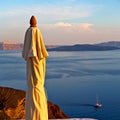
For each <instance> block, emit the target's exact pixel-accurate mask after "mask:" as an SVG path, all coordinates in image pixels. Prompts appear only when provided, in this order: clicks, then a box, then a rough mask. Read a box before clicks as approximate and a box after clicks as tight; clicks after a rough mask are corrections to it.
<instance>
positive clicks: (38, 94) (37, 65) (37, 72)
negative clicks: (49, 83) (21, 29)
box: [22, 27, 48, 120]
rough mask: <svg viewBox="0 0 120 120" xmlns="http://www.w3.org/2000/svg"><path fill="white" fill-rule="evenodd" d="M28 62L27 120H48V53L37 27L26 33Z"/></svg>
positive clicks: (25, 49) (26, 56)
mask: <svg viewBox="0 0 120 120" xmlns="http://www.w3.org/2000/svg"><path fill="white" fill-rule="evenodd" d="M22 56H23V58H24V59H25V60H26V64H27V65H26V76H27V91H26V104H25V109H26V120H48V109H47V99H46V95H45V91H44V80H45V72H46V61H45V60H46V58H47V57H48V53H47V51H46V48H45V45H44V43H43V40H42V35H41V32H40V30H39V29H38V28H37V27H30V28H28V30H27V31H26V34H25V39H24V47H23V52H22Z"/></svg>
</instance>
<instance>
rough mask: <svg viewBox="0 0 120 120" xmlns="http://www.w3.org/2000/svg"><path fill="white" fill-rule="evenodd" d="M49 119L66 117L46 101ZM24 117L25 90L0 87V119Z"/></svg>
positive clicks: (56, 107) (55, 106)
mask: <svg viewBox="0 0 120 120" xmlns="http://www.w3.org/2000/svg"><path fill="white" fill-rule="evenodd" d="M48 116H49V119H57V118H62V119H63V118H68V116H67V115H65V114H64V113H63V112H62V110H61V109H60V108H59V107H58V106H57V105H55V104H53V103H52V102H48ZM24 118H25V91H23V90H17V89H13V88H8V87H0V120H4V119H24Z"/></svg>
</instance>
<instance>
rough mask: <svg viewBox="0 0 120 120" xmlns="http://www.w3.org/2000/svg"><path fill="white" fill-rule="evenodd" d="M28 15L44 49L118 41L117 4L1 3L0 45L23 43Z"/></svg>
mask: <svg viewBox="0 0 120 120" xmlns="http://www.w3.org/2000/svg"><path fill="white" fill-rule="evenodd" d="M32 15H35V16H36V18H37V21H38V24H37V25H38V27H39V28H40V30H41V32H42V34H43V38H44V41H45V44H46V45H70V44H81V43H82V44H83V43H99V42H105V41H120V0H1V1H0V42H2V41H11V42H18V43H23V41H24V34H25V31H26V29H27V28H28V27H29V19H30V17H31V16H32Z"/></svg>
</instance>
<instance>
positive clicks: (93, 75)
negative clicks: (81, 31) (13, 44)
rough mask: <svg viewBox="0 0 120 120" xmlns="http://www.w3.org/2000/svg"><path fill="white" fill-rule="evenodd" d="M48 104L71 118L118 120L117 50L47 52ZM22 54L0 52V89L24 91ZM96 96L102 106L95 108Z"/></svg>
mask: <svg viewBox="0 0 120 120" xmlns="http://www.w3.org/2000/svg"><path fill="white" fill-rule="evenodd" d="M49 55H50V56H49V58H48V59H47V73H46V82H45V87H46V89H47V97H48V100H49V101H52V102H53V103H55V104H57V105H59V106H60V108H61V109H62V110H63V111H64V112H65V113H66V114H67V115H68V116H70V117H80V118H81V117H89V118H96V119H99V120H120V93H119V91H120V51H119V50H113V51H86V52H49ZM25 69H26V67H25V61H24V60H23V58H22V56H21V51H0V86H7V87H12V88H17V89H23V90H25V89H26V70H25ZM96 96H98V98H99V102H101V103H102V104H103V107H102V108H99V109H96V108H95V107H94V106H93V105H94V104H95V103H96Z"/></svg>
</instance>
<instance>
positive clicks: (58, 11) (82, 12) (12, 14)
mask: <svg viewBox="0 0 120 120" xmlns="http://www.w3.org/2000/svg"><path fill="white" fill-rule="evenodd" d="M94 10H95V7H94V6H91V5H81V4H80V5H72V6H71V5H52V4H48V5H32V6H29V7H28V6H19V7H14V8H7V9H5V10H2V11H1V12H0V18H4V19H5V18H9V19H10V20H13V21H16V22H17V21H20V20H21V19H23V18H25V17H28V16H31V14H33V15H35V16H36V17H37V18H38V19H39V21H40V22H42V23H48V22H53V21H62V20H74V19H78V18H83V17H88V16H91V15H92V14H93V11H94ZM20 18H21V19H20Z"/></svg>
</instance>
